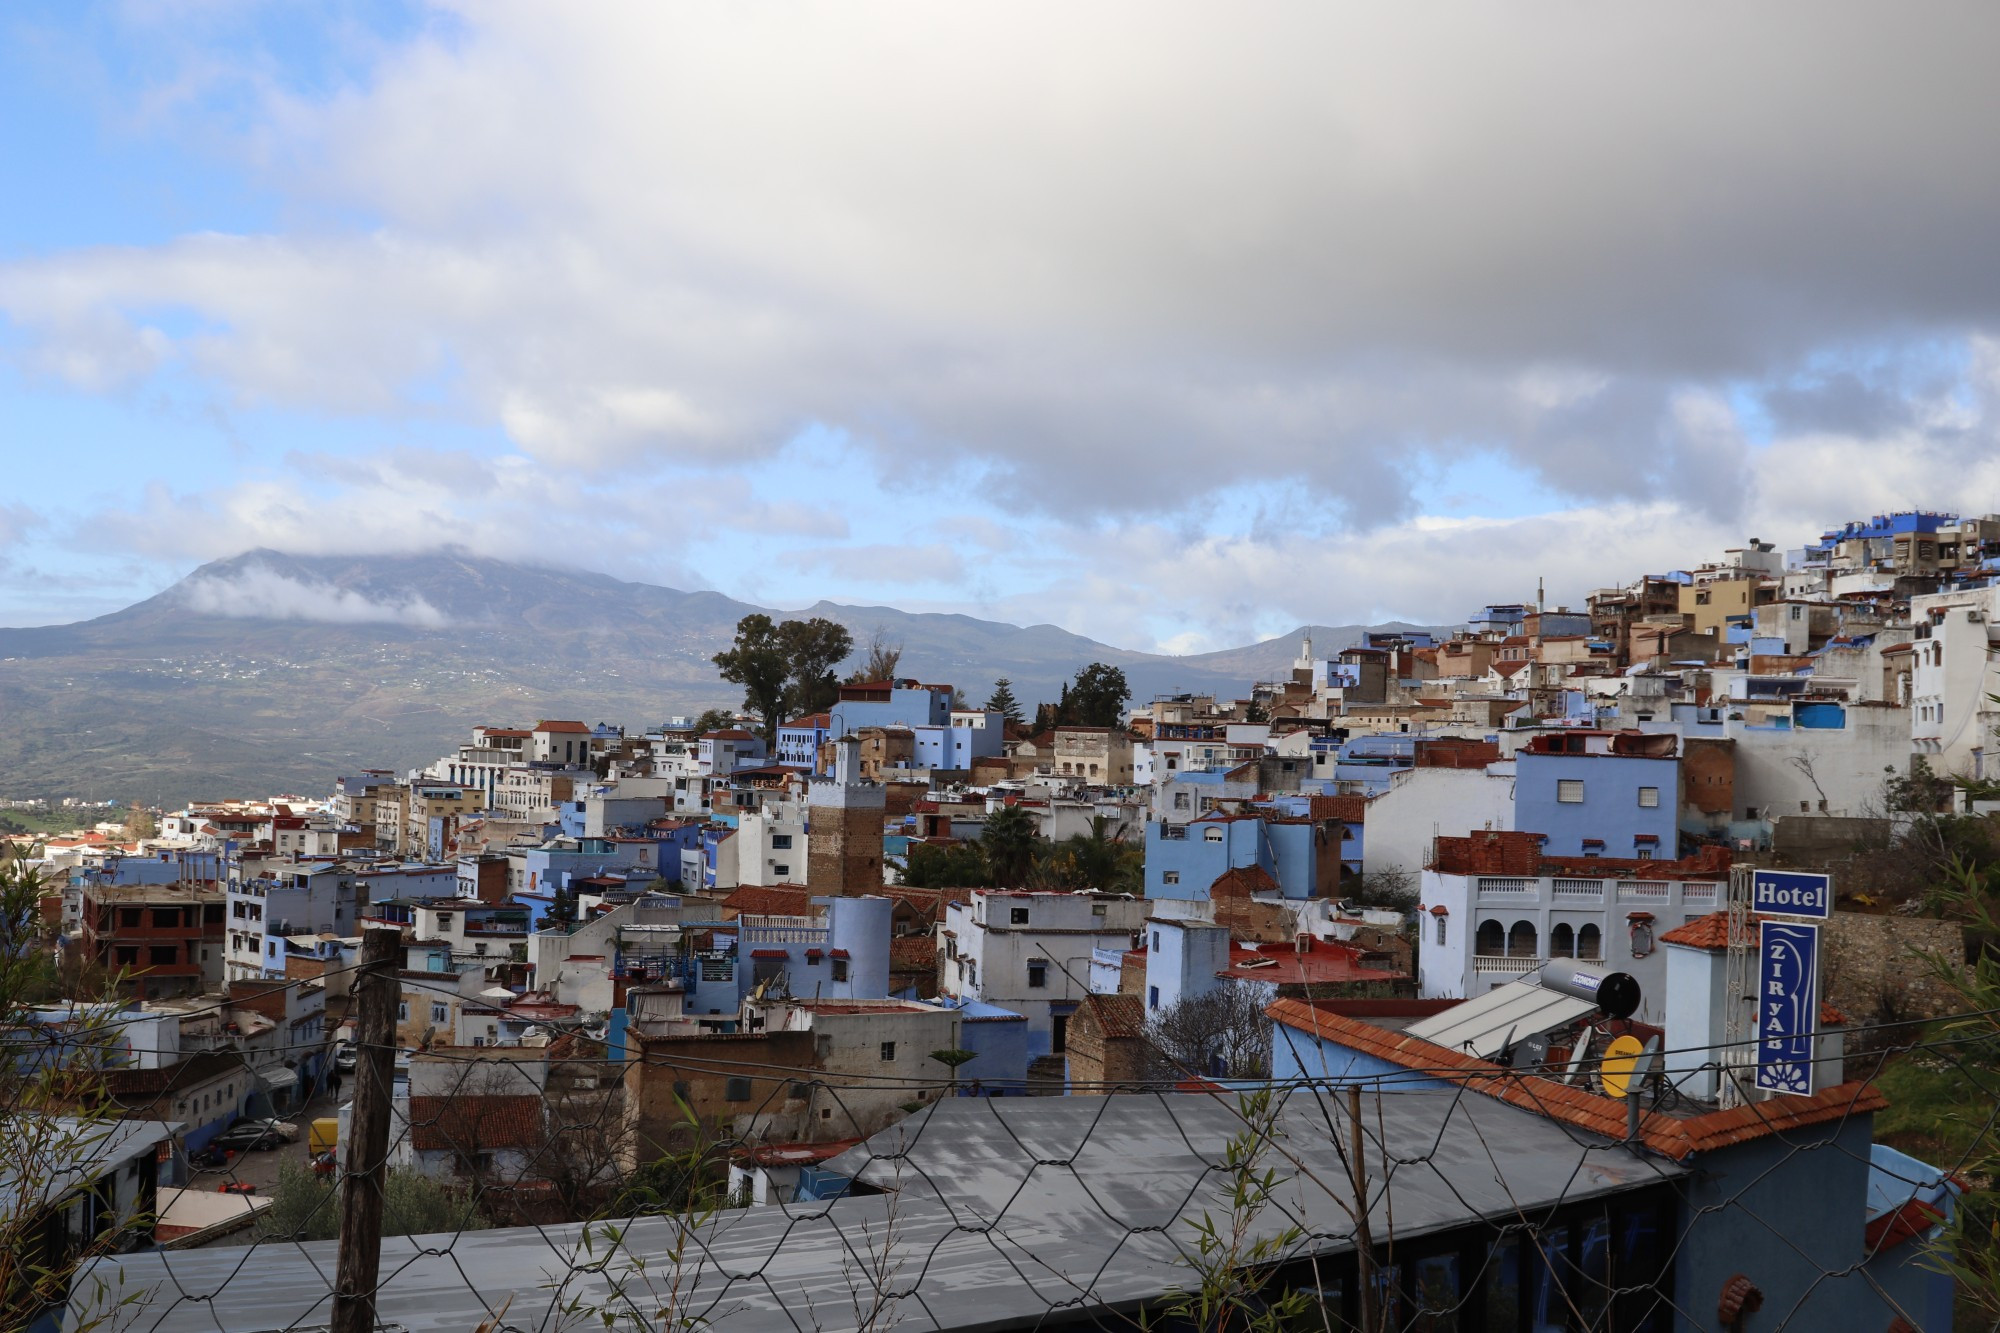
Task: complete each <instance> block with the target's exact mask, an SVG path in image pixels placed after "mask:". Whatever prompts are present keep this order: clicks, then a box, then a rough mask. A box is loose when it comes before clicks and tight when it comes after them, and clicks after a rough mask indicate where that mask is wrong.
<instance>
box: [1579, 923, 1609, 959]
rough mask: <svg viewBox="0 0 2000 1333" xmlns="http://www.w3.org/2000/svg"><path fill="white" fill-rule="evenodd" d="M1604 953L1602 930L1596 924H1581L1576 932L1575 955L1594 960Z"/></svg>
mask: <svg viewBox="0 0 2000 1333" xmlns="http://www.w3.org/2000/svg"><path fill="white" fill-rule="evenodd" d="M1603 954H1604V932H1603V931H1601V930H1599V929H1598V928H1597V927H1596V926H1583V927H1581V928H1579V929H1578V930H1577V932H1576V956H1577V957H1578V958H1582V959H1586V960H1588V961H1591V962H1596V961H1597V960H1598V959H1599V958H1601V957H1602V956H1603Z"/></svg>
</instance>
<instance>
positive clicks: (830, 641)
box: [778, 616, 854, 716]
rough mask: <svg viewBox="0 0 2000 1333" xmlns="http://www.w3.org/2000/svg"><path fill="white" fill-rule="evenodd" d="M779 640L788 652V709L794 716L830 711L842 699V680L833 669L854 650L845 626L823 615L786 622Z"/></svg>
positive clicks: (786, 700) (786, 689)
mask: <svg viewBox="0 0 2000 1333" xmlns="http://www.w3.org/2000/svg"><path fill="white" fill-rule="evenodd" d="M778 641H779V643H780V644H781V645H782V646H783V648H784V651H785V669H786V672H787V673H788V676H789V681H790V683H789V684H787V685H786V687H785V706H786V708H787V709H788V710H790V712H791V713H792V714H793V715H794V716H796V715H798V714H802V713H819V712H824V711H825V710H826V709H828V708H831V707H832V706H833V701H834V700H835V699H838V698H839V697H840V681H839V680H838V679H837V678H836V677H835V676H834V674H833V669H834V668H835V667H837V666H839V665H840V664H841V663H842V662H844V661H846V660H847V655H848V654H849V653H851V652H853V651H854V639H853V636H851V635H850V634H848V632H847V629H846V627H845V626H842V625H837V624H835V623H834V622H833V621H831V620H827V619H825V618H824V617H821V616H814V617H813V618H812V619H811V620H787V621H786V622H785V623H784V624H782V625H780V626H778Z"/></svg>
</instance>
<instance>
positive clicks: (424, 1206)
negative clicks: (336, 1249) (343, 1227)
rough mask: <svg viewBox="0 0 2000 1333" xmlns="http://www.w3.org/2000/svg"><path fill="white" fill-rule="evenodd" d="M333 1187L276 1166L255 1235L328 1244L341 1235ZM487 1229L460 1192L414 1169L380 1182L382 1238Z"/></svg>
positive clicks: (286, 1165) (300, 1168)
mask: <svg viewBox="0 0 2000 1333" xmlns="http://www.w3.org/2000/svg"><path fill="white" fill-rule="evenodd" d="M335 1188H336V1187H335V1186H334V1184H333V1182H332V1181H330V1180H328V1179H326V1178H325V1177H322V1176H318V1175H315V1174H314V1173H313V1172H312V1171H311V1170H309V1169H308V1168H307V1167H305V1166H304V1165H302V1164H300V1163H297V1162H290V1161H287V1162H283V1163H280V1164H279V1166H278V1183H277V1185H276V1186H274V1187H273V1188H272V1190H271V1206H270V1208H268V1209H267V1210H265V1212H264V1214H263V1216H261V1217H260V1218H258V1219H257V1232H258V1235H259V1236H261V1237H262V1238H264V1239H266V1240H332V1239H333V1238H334V1237H335V1236H337V1235H339V1234H340V1202H339V1198H338V1196H337V1195H336V1193H335ZM492 1225H493V1224H492V1223H491V1222H490V1221H488V1220H487V1218H486V1217H485V1216H484V1215H483V1214H482V1213H481V1212H480V1211H479V1208H478V1206H477V1204H476V1203H475V1202H474V1201H473V1199H472V1197H471V1196H470V1195H469V1194H468V1193H466V1192H465V1191H463V1190H460V1189H456V1188H454V1187H452V1186H450V1185H447V1184H444V1183H442V1182H439V1181H435V1180H432V1179H431V1178H430V1177H429V1176H426V1175H423V1174H422V1173H420V1172H416V1171H401V1170H393V1169H392V1170H391V1171H390V1172H389V1174H388V1175H386V1176H384V1177H383V1178H382V1234H383V1235H385V1236H426V1235H431V1234H434V1233H437V1232H444V1231H483V1230H485V1229H486V1228H487V1227H490V1226H492Z"/></svg>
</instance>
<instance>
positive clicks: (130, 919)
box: [118, 907, 143, 927]
mask: <svg viewBox="0 0 2000 1333" xmlns="http://www.w3.org/2000/svg"><path fill="white" fill-rule="evenodd" d="M142 915H143V913H141V912H140V911H139V909H138V908H136V907H123V908H120V909H119V911H118V924H119V925H121V926H132V927H137V926H138V924H139V919H140V917H141V916H142Z"/></svg>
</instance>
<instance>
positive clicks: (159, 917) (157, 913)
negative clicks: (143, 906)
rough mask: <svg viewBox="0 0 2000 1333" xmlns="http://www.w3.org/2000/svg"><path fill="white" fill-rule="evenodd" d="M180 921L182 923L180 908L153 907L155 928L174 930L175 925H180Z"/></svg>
mask: <svg viewBox="0 0 2000 1333" xmlns="http://www.w3.org/2000/svg"><path fill="white" fill-rule="evenodd" d="M180 923H181V909H180V908H178V907H155V908H154V909H153V928H154V929H155V930H172V929H174V927H176V926H178V925H180Z"/></svg>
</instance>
